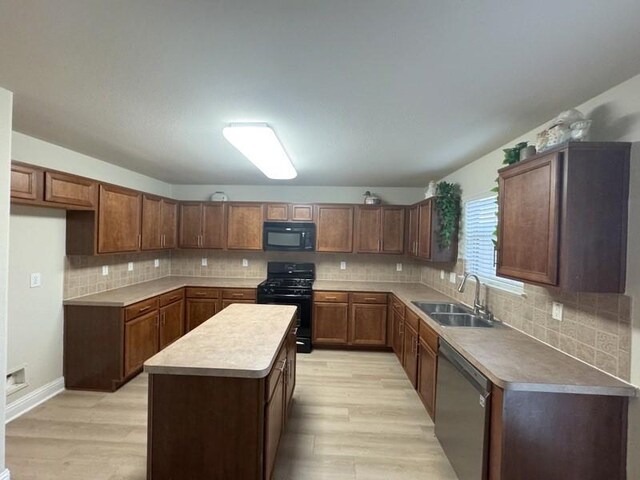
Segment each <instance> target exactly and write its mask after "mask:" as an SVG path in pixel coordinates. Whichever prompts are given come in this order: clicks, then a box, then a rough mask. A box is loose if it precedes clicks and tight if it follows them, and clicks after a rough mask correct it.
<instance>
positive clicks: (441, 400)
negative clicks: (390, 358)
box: [435, 339, 491, 480]
mask: <svg viewBox="0 0 640 480" xmlns="http://www.w3.org/2000/svg"><path fill="white" fill-rule="evenodd" d="M490 395H491V382H490V381H489V380H488V379H487V378H486V377H485V376H484V375H482V373H480V371H478V369H477V368H475V367H474V366H473V365H471V364H470V363H469V362H468V361H467V360H465V358H464V357H463V356H462V355H460V353H458V352H457V351H456V350H455V349H454V348H453V347H452V346H451V345H449V344H448V343H447V342H446V341H444V340H442V339H440V349H439V351H438V379H437V390H436V426H435V433H436V437H438V440H439V441H440V444H441V445H442V448H443V450H444V453H445V454H446V455H447V458H448V459H449V461H450V462H451V465H452V466H453V469H454V470H455V472H456V474H457V475H458V478H459V479H460V480H484V479H486V478H487V462H488V457H487V453H488V445H489V441H488V440H489V439H488V435H489V428H488V426H489V410H490V399H491V397H490Z"/></svg>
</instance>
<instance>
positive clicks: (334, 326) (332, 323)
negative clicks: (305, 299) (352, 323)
mask: <svg viewBox="0 0 640 480" xmlns="http://www.w3.org/2000/svg"><path fill="white" fill-rule="evenodd" d="M312 329H313V344H314V345H347V343H348V342H349V304H348V303H320V302H316V303H314V304H313V322H312Z"/></svg>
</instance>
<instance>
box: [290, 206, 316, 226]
mask: <svg viewBox="0 0 640 480" xmlns="http://www.w3.org/2000/svg"><path fill="white" fill-rule="evenodd" d="M291 221H292V222H313V205H291Z"/></svg>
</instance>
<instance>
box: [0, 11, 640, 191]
mask: <svg viewBox="0 0 640 480" xmlns="http://www.w3.org/2000/svg"><path fill="white" fill-rule="evenodd" d="M639 24H640V2H639V1H638V0H609V1H606V2H604V1H602V0H538V1H533V0H530V1H526V2H524V1H513V0H511V1H509V0H502V1H497V0H485V1H477V0H446V1H445V0H439V1H436V0H397V1H393V0H217V1H215V0H210V1H205V0H200V1H198V0H188V1H187V0H180V1H178V0H174V1H171V0H162V1H160V0H136V1H127V0H120V1H115V0H112V1H104V0H55V1H53V0H40V1H34V0H0V86H3V87H5V88H7V89H9V90H12V91H13V92H15V98H14V102H15V112H14V128H15V130H18V131H20V132H23V133H26V134H28V135H33V136H35V137H38V138H42V139H44V140H47V141H50V142H52V143H56V144H59V145H62V146H65V147H68V148H71V149H73V150H76V151H79V152H82V153H85V154H88V155H92V156H94V157H97V158H100V159H102V160H106V161H109V162H112V163H114V164H118V165H122V166H124V167H127V168H130V169H132V170H135V171H138V172H142V173H146V174H148V175H150V176H153V177H156V178H159V179H162V180H165V181H168V182H171V183H201V184H278V183H280V184H297V185H354V186H373V185H375V186H422V185H425V184H426V182H427V180H429V179H433V178H438V177H440V176H441V175H443V174H445V173H448V172H450V171H452V170H454V169H455V168H457V167H459V166H461V165H463V164H465V163H467V162H469V161H471V160H473V159H475V158H478V157H479V156H481V155H482V154H484V153H486V152H488V151H491V150H492V149H494V148H496V147H498V146H500V145H502V144H503V143H505V142H507V141H509V140H510V139H512V138H514V137H516V136H517V135H519V134H521V133H523V132H526V131H528V130H529V129H531V128H534V127H535V126H536V125H539V124H541V123H543V122H545V121H546V120H548V119H550V118H551V117H553V116H554V115H555V114H557V113H558V112H559V111H561V110H563V109H565V108H568V107H572V106H574V105H577V104H580V103H581V102H583V101H585V100H586V99H588V98H590V97H593V96H594V95H596V94H598V93H600V92H602V91H604V90H606V89H608V88H609V87H612V86H614V85H616V84H618V83H620V82H622V81H624V80H626V79H627V78H630V77H631V76H633V75H635V74H637V73H638V72H640V55H638V46H639V45H640V28H639V27H638V25H639ZM242 121H260V122H268V123H269V124H270V125H271V126H273V127H274V129H275V130H276V132H277V133H278V135H279V137H280V139H281V140H282V142H283V144H284V145H285V148H286V149H287V150H288V152H289V154H290V156H291V158H292V160H293V163H294V165H295V166H296V168H297V170H298V174H299V175H298V177H297V179H295V180H294V181H289V182H274V181H269V180H267V179H266V178H265V177H264V176H263V175H262V174H261V173H260V172H259V171H258V170H257V169H255V167H253V166H252V165H251V164H250V163H249V162H248V160H246V159H245V158H244V157H242V156H241V155H240V154H239V153H237V152H236V151H235V150H234V149H233V147H231V146H230V145H229V144H227V142H226V141H225V140H224V138H223V137H222V132H221V131H222V128H223V127H224V126H225V125H226V124H228V123H231V122H242Z"/></svg>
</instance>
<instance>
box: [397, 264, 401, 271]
mask: <svg viewBox="0 0 640 480" xmlns="http://www.w3.org/2000/svg"><path fill="white" fill-rule="evenodd" d="M401 271H402V264H401V263H396V272H401Z"/></svg>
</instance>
